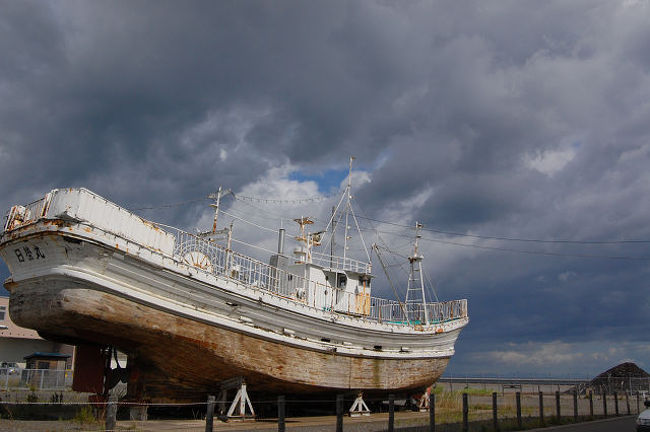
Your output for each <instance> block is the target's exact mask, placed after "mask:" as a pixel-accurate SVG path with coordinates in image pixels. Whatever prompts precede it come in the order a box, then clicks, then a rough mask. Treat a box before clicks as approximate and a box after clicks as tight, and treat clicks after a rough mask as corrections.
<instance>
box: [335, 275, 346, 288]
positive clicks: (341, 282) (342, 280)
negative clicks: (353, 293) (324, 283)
mask: <svg viewBox="0 0 650 432" xmlns="http://www.w3.org/2000/svg"><path fill="white" fill-rule="evenodd" d="M347 281H348V278H347V277H346V276H345V275H341V276H339V283H338V284H337V285H336V286H337V287H338V288H345V283H346V282H347Z"/></svg>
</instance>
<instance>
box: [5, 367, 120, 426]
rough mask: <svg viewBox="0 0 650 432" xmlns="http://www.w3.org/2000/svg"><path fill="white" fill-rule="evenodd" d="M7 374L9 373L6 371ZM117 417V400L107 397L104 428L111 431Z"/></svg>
mask: <svg viewBox="0 0 650 432" xmlns="http://www.w3.org/2000/svg"><path fill="white" fill-rule="evenodd" d="M7 375H9V373H7ZM116 419H117V401H116V400H115V399H112V400H111V399H109V401H108V405H107V406H106V430H108V431H112V430H115V423H116Z"/></svg>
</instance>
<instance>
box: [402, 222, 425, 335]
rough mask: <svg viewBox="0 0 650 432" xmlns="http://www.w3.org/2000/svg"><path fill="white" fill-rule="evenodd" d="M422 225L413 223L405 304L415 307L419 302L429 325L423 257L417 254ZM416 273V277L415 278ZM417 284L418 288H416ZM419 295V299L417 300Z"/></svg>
mask: <svg viewBox="0 0 650 432" xmlns="http://www.w3.org/2000/svg"><path fill="white" fill-rule="evenodd" d="M422 226H423V225H422V224H421V223H419V222H415V242H414V244H413V254H412V255H411V256H409V257H408V260H409V264H410V272H409V279H408V285H407V288H406V299H405V303H406V304H407V305H408V304H413V305H416V304H418V303H420V302H421V304H422V309H423V311H424V322H425V323H426V325H429V312H428V310H427V300H426V295H425V292H424V279H423V273H422V258H423V256H422V255H420V254H419V253H418V240H419V239H420V238H421V237H422V236H421V235H420V229H421V228H422ZM416 273H417V276H416ZM418 284H419V286H418ZM418 295H419V297H420V298H419V299H418V298H417V297H418Z"/></svg>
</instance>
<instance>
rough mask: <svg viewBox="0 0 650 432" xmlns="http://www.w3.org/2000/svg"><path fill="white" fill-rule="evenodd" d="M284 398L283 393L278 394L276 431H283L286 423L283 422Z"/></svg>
mask: <svg viewBox="0 0 650 432" xmlns="http://www.w3.org/2000/svg"><path fill="white" fill-rule="evenodd" d="M286 403H287V401H286V398H285V397H284V395H282V396H278V432H285V430H286V423H285V421H284V420H285V415H286Z"/></svg>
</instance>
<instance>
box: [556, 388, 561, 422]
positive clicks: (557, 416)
mask: <svg viewBox="0 0 650 432" xmlns="http://www.w3.org/2000/svg"><path fill="white" fill-rule="evenodd" d="M555 419H556V420H557V422H558V423H559V422H560V392H559V391H557V390H556V391H555Z"/></svg>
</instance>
